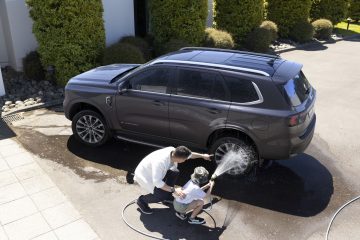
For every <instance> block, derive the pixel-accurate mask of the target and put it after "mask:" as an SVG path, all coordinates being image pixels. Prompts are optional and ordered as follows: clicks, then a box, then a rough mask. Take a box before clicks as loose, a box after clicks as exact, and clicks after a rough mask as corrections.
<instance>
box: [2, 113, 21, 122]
mask: <svg viewBox="0 0 360 240" xmlns="http://www.w3.org/2000/svg"><path fill="white" fill-rule="evenodd" d="M23 119H24V117H23V115H22V113H15V114H11V115H8V116H4V117H2V118H1V121H0V122H3V123H6V124H11V123H12V122H15V121H20V120H23Z"/></svg>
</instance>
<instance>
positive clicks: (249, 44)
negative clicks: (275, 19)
mask: <svg viewBox="0 0 360 240" xmlns="http://www.w3.org/2000/svg"><path fill="white" fill-rule="evenodd" d="M271 39H272V36H271V32H270V31H268V30H267V29H265V28H260V27H258V28H255V29H254V30H253V31H252V32H251V33H249V35H248V37H247V39H246V48H247V49H249V50H250V51H254V52H267V51H268V50H269V46H270V43H271Z"/></svg>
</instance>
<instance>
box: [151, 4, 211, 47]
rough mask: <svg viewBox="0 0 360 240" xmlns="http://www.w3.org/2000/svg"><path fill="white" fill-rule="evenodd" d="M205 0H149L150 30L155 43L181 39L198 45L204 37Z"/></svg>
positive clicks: (206, 12) (159, 43) (206, 7)
mask: <svg viewBox="0 0 360 240" xmlns="http://www.w3.org/2000/svg"><path fill="white" fill-rule="evenodd" d="M207 4H208V1H207V0H166V1H163V0H150V1H149V12H150V32H151V34H152V35H153V36H154V38H155V44H156V45H158V46H159V45H161V44H164V43H166V42H169V41H170V39H181V40H183V41H185V42H188V43H190V44H193V45H198V44H200V43H201V41H202V40H203V39H204V29H205V23H206V18H207V14H208V11H207V10H208V6H207Z"/></svg>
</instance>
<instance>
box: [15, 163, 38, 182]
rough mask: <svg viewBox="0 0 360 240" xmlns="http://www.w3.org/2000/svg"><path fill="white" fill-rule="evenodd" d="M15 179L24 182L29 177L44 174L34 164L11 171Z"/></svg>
mask: <svg viewBox="0 0 360 240" xmlns="http://www.w3.org/2000/svg"><path fill="white" fill-rule="evenodd" d="M12 170H13V172H14V173H15V175H16V177H17V178H18V179H20V180H25V179H28V178H31V177H35V176H39V175H42V174H44V171H43V170H42V169H41V168H40V167H39V165H38V164H37V163H36V162H33V163H30V164H26V165H22V166H19V167H16V168H13V169H12Z"/></svg>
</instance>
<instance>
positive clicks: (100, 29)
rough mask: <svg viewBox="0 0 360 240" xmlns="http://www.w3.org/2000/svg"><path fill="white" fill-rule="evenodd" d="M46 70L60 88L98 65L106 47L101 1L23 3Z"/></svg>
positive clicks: (44, 0) (47, 0) (51, 0)
mask: <svg viewBox="0 0 360 240" xmlns="http://www.w3.org/2000/svg"><path fill="white" fill-rule="evenodd" d="M26 3H27V4H28V6H29V9H30V16H31V18H32V19H33V20H34V24H33V33H34V34H35V37H36V38H37V41H38V43H39V48H38V51H39V54H40V56H41V62H42V64H43V66H44V67H45V68H47V67H48V66H54V67H55V77H56V81H57V83H58V84H59V85H62V86H64V85H65V84H66V83H67V81H68V80H69V79H70V78H71V77H73V76H75V75H77V74H79V73H81V72H83V71H86V70H88V69H90V68H93V67H95V66H97V65H98V64H99V61H100V60H101V57H100V55H101V53H102V51H103V49H104V47H105V31H104V24H103V18H102V13H103V7H102V2H101V0H76V1H73V0H26Z"/></svg>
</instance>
